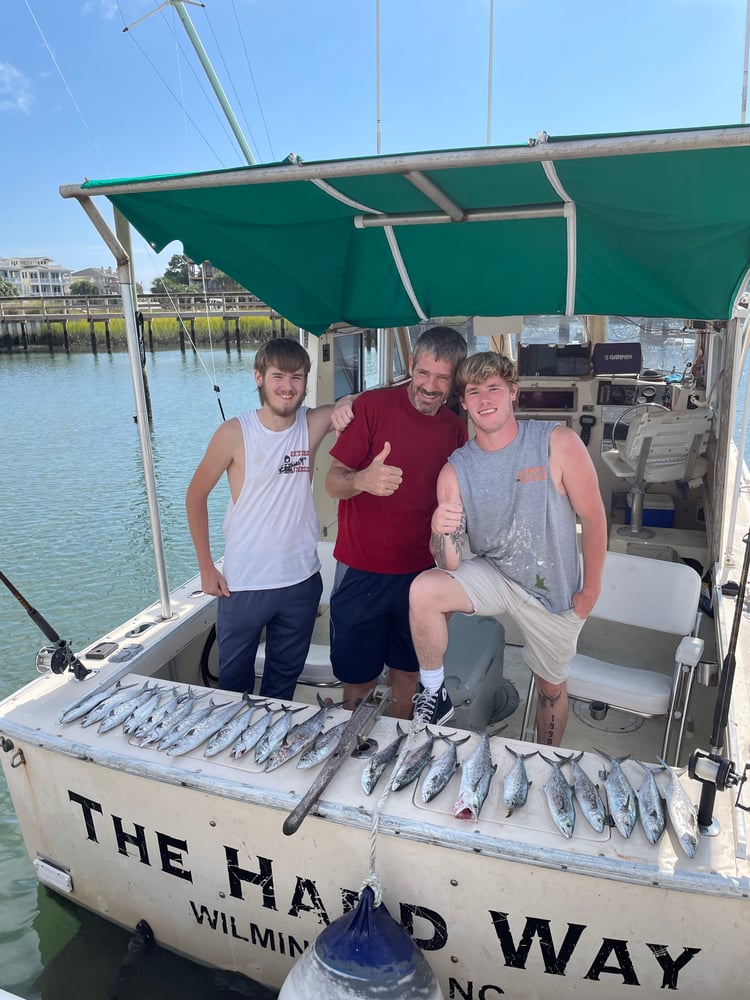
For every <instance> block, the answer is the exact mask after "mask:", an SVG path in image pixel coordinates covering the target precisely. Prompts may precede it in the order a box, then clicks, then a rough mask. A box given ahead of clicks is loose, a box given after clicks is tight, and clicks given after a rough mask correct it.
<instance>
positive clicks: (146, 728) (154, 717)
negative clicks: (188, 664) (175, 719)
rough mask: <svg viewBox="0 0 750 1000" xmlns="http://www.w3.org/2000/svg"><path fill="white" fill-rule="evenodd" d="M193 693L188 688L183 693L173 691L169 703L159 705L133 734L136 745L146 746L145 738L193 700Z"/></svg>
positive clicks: (176, 689)
mask: <svg viewBox="0 0 750 1000" xmlns="http://www.w3.org/2000/svg"><path fill="white" fill-rule="evenodd" d="M193 697H194V695H193V692H192V691H191V690H190V687H188V689H187V691H181V690H179V688H173V689H172V696H171V698H170V699H169V701H166V702H164V704H163V705H159V706H158V707H157V708H155V709H154V710H153V712H152V713H151V714H150V715H149V716H148V718H147V719H146V720H145V721H144V722H142V723H141V725H140V726H138V728H137V729H136V731H135V732H134V733H133V738H134V739H135V741H136V743H138V744H139V745H140V746H145V745H146V744H145V743H144V742H143V740H145V738H146V737H147V736H148V735H149V734H150V733H151V732H152V730H154V729H156V727H157V726H159V725H161V723H162V722H164V720H165V719H166V718H167V717H168V716H170V715H171V714H172V712H174V711H175V710H176V709H177V708H178V707H179V706H180V705H183V704H184V703H185V702H186V701H188V699H191V698H193ZM188 711H189V709H188Z"/></svg>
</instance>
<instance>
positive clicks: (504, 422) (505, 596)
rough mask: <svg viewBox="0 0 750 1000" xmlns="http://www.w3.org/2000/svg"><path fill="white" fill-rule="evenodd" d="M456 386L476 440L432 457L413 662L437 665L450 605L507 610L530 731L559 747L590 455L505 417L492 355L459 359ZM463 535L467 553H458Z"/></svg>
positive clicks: (505, 370)
mask: <svg viewBox="0 0 750 1000" xmlns="http://www.w3.org/2000/svg"><path fill="white" fill-rule="evenodd" d="M456 389H457V391H458V394H459V396H460V398H461V405H462V406H463V408H464V409H465V410H466V411H467V413H468V414H469V416H470V417H471V420H472V423H473V425H474V428H475V432H476V437H475V438H473V439H472V440H470V441H469V442H468V443H467V444H465V445H464V446H463V447H462V448H459V449H458V450H457V451H455V452H453V454H452V455H451V456H450V458H449V460H448V462H447V463H446V464H445V465H444V466H443V469H442V471H441V473H440V477H439V479H438V485H437V502H438V506H437V509H436V510H435V513H434V514H433V517H432V525H431V527H432V534H431V540H430V547H431V550H432V554H433V556H434V558H435V562H436V564H437V567H438V568H437V569H431V570H427V571H425V572H424V573H421V574H420V575H419V576H418V577H417V578H416V579H415V580H414V582H413V583H412V586H411V592H410V601H409V604H410V624H411V631H412V636H413V639H414V647H415V649H416V652H417V656H418V658H419V665H420V668H421V669H423V670H439V669H440V668H441V667H442V665H443V657H444V654H445V650H446V648H447V645H448V617H447V616H449V615H450V614H451V613H452V612H456V611H459V612H462V613H463V614H469V615H471V614H480V615H497V614H501V613H508V614H510V615H511V616H512V617H513V618H514V619H515V621H516V623H517V625H518V626H519V628H520V629H521V632H522V633H523V637H524V650H523V657H524V661H525V663H526V664H527V666H528V667H529V669H530V670H531V671H532V673H533V675H534V681H535V684H536V689H537V712H536V728H537V739H538V740H539V742H540V743H545V744H547V745H549V746H560V744H561V742H562V738H563V734H564V732H565V726H566V724H567V721H568V698H567V693H566V689H565V681H566V677H567V672H568V665H569V663H570V661H571V659H572V658H573V655H574V654H575V651H576V644H577V641H578V635H579V633H580V630H581V627H582V626H583V623H584V621H585V620H586V618H587V617H588V615H589V614H590V613H591V610H592V608H593V607H594V604H595V603H596V599H597V597H598V596H599V590H600V587H601V575H602V567H603V565H604V555H605V552H606V548H607V523H606V515H605V512H604V505H603V503H602V498H601V495H600V493H599V485H598V482H597V477H596V471H595V469H594V464H593V462H592V461H591V458H590V456H589V454H588V452H587V451H586V446H585V445H584V444H583V442H582V441H581V439H580V438H579V437H578V435H577V434H576V433H575V432H574V431H572V430H571V429H570V428H568V427H565V426H563V425H561V424H557V423H554V422H552V421H547V420H539V421H537V420H523V421H520V422H519V421H518V420H517V419H516V415H515V412H514V409H513V406H514V402H515V399H516V395H517V392H518V378H517V375H516V371H515V367H514V365H513V363H512V361H510V360H509V359H508V358H506V357H503V355H501V354H496V353H494V352H492V351H487V352H485V353H480V354H474V355H472V356H471V357H470V358H467V359H466V361H464V362H463V364H462V365H461V366H460V368H459V370H458V373H457V375H456ZM576 518H578V519H579V520H580V523H581V557H582V560H581V558H580V557H579V553H578V542H577V537H576ZM466 540H468V545H469V549H470V550H471V552H472V553H473V554H474V556H475V558H472V559H466V560H464V559H463V548H464V542H465V541H466ZM581 561H582V563H583V572H582V574H581ZM425 721H427V722H429V720H425Z"/></svg>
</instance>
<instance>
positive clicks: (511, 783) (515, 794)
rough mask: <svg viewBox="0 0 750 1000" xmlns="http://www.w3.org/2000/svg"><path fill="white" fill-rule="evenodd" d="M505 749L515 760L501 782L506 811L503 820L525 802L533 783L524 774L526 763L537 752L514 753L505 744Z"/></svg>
mask: <svg viewBox="0 0 750 1000" xmlns="http://www.w3.org/2000/svg"><path fill="white" fill-rule="evenodd" d="M505 749H506V750H507V751H508V753H510V754H513V756H514V757H515V758H516V762H515V764H514V765H513V767H512V768H511V769H510V771H508V773H507V774H506V775H505V779H504V780H503V802H504V803H505V808H506V809H507V810H508V811H507V813H506V814H505V818H506V819H507V818H508V816H512V815H513V810H514V809H520V808H521V806H522V805H523V804H524V802H525V801H526V797H527V795H528V794H529V789H530V788H531V786H532V784H533V782H531V781H529V778H528V775H527V774H526V761H527V760H528V759H529V757H536V754H537V751H536V750H533V751H532V752H531V753H516V751H515V750H514V749H513V748H512V747H509V746H508V745H507V744H506V746H505Z"/></svg>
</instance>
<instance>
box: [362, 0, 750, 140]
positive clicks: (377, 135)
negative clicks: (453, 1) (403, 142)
mask: <svg viewBox="0 0 750 1000" xmlns="http://www.w3.org/2000/svg"><path fill="white" fill-rule="evenodd" d="M748 3H750V0H748ZM375 92H376V108H377V110H376V114H377V121H376V123H375V151H376V152H377V153H379V152H380V132H381V129H380V0H375Z"/></svg>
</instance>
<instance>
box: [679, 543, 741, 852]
mask: <svg viewBox="0 0 750 1000" xmlns="http://www.w3.org/2000/svg"><path fill="white" fill-rule="evenodd" d="M743 541H744V543H745V558H744V560H743V563H742V572H741V573H740V582H739V585H738V587H737V597H736V598H735V605H734V619H733V620H732V631H731V633H730V635H729V645H728V646H727V652H726V655H725V657H724V662H723V664H722V668H721V677H720V679H719V690H718V692H717V694H716V704H715V706H714V717H713V726H712V729H711V738H710V747H711V752H710V753H708V754H706V753H704V752H703V751H702V750H696V751H695V753H693V754H692V755H691V757H690V760H689V762H688V774H689V775H690V777H691V778H695V779H696V780H697V781H700V782H701V783H702V785H703V787H702V789H701V800H700V804H699V806H698V825H699V827H700V829H701V832H702V833H705V834H708V835H709V836H715V835H716V834H717V833H718V832H719V824H718V822H717V821H716V820H715V819H714V815H713V811H714V801H715V799H716V793H717V792H724V791H726V790H727V789H728V788H730V787H732V786H733V785H736V784H737V783H738V781H739V775H738V774H737V771H736V770H735V767H734V762H733V761H731V760H729V759H728V758H727V757H724V756H722V751H723V749H724V733H725V731H726V728H727V723H728V721H729V702H730V701H731V698H732V687H733V685H734V672H735V667H736V666H737V655H736V651H737V640H738V638H739V634H740V623H741V621H742V614H743V611H744V609H745V592H746V590H747V577H748V571H750V534H747V535H745V537H744V539H743Z"/></svg>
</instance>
